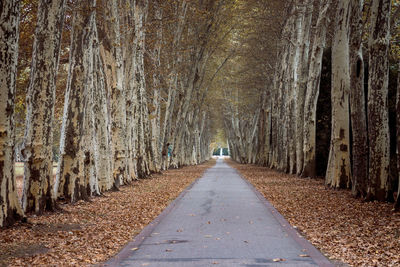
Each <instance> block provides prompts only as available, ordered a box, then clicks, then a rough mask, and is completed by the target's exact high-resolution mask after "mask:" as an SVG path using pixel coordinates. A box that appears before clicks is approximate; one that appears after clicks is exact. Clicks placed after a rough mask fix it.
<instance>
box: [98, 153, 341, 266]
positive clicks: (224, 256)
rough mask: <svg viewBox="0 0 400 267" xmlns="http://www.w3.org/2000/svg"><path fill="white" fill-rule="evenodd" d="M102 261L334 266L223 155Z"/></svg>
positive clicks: (209, 264)
mask: <svg viewBox="0 0 400 267" xmlns="http://www.w3.org/2000/svg"><path fill="white" fill-rule="evenodd" d="M106 265H107V266H157V267H161V266H162V267H164V266H165V267H169V266H174V267H175V266H177V267H180V266H183V267H186V266H188V267H189V266H246V267H253V266H254V267H256V266H281V265H285V266H333V265H332V264H331V263H330V262H329V261H328V260H327V259H326V258H325V257H324V256H323V255H322V254H321V253H320V252H319V251H318V250H317V249H316V248H315V247H313V246H312V245H311V244H310V243H309V242H308V241H307V240H305V239H304V238H303V237H301V235H300V234H299V233H298V232H297V231H296V230H295V229H294V228H292V227H291V226H290V225H289V224H288V222H287V221H286V220H285V219H284V218H283V217H282V216H281V215H280V214H279V213H278V212H277V211H276V210H275V209H274V208H273V207H272V206H271V204H270V203H269V202H268V201H266V200H265V198H264V197H262V196H261V194H260V193H259V192H257V191H256V190H255V189H254V187H253V186H252V185H250V184H249V183H248V182H247V181H245V180H244V179H243V178H242V177H241V176H240V175H239V174H238V172H237V171H236V170H235V169H233V168H231V167H230V166H228V165H227V164H226V163H225V162H224V161H223V160H222V159H218V160H217V164H216V165H215V166H214V167H212V168H210V169H209V170H207V171H206V172H205V174H204V175H203V177H202V178H200V179H199V180H197V181H196V182H195V183H194V184H193V185H192V186H191V187H189V188H188V189H187V190H186V191H184V192H183V193H182V194H181V195H180V197H178V199H176V200H175V201H174V202H173V203H172V204H171V205H170V206H169V207H168V208H167V209H166V210H165V211H164V212H163V213H162V214H161V215H160V216H159V217H158V218H157V219H156V220H155V221H154V222H153V223H151V224H150V225H149V226H148V227H146V228H145V229H144V230H143V232H142V233H141V234H139V235H138V236H137V237H135V239H134V241H132V242H131V243H129V244H128V245H127V246H126V247H125V248H124V249H123V250H122V251H121V252H120V253H119V254H118V255H116V256H115V257H114V258H113V259H111V260H110V261H109V262H107V263H106Z"/></svg>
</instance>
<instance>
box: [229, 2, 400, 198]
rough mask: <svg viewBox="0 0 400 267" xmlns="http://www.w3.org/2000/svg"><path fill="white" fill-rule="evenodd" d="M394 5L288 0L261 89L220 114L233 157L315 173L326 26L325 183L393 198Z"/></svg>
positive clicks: (305, 174)
mask: <svg viewBox="0 0 400 267" xmlns="http://www.w3.org/2000/svg"><path fill="white" fill-rule="evenodd" d="M367 4H368V5H367ZM392 8H394V7H392V6H391V1H390V0H371V1H368V3H364V1H362V0H359V1H350V0H340V1H331V0H293V1H289V2H288V3H287V4H286V7H285V9H284V10H285V12H286V14H285V15H284V16H285V18H286V21H285V22H284V24H283V26H282V28H281V34H280V39H279V41H278V43H277V47H278V49H277V52H276V53H277V56H276V60H275V61H274V62H271V61H270V62H269V63H270V64H275V72H274V73H273V74H272V75H271V74H269V75H271V76H272V77H273V82H271V83H269V84H268V85H267V86H266V87H264V90H263V92H262V93H260V98H262V100H261V102H260V103H259V104H258V103H257V104H256V105H257V107H258V109H257V111H256V112H254V113H253V114H252V116H249V115H247V116H242V117H245V118H241V117H240V116H237V115H236V114H237V112H230V113H228V114H230V115H229V116H226V119H225V128H226V132H227V133H228V134H227V135H228V136H227V137H228V139H229V146H230V149H231V154H232V157H233V158H234V159H235V160H237V161H239V162H243V163H259V164H263V165H266V166H269V167H271V168H276V169H278V170H281V171H284V172H287V173H292V174H297V175H299V176H302V177H315V176H316V175H317V170H316V166H317V161H318V158H316V143H317V142H316V141H317V140H316V136H317V135H316V133H317V132H316V127H317V102H318V97H319V91H320V82H321V71H322V63H323V62H322V60H323V52H324V49H325V47H326V43H327V37H329V35H328V33H330V32H331V33H332V37H331V38H332V40H331V46H332V49H331V53H332V73H331V75H332V85H331V106H332V115H331V127H332V128H331V141H330V152H329V159H328V164H327V167H326V175H325V183H326V185H327V186H328V187H331V188H351V189H352V192H353V194H354V196H357V197H362V198H363V199H366V200H375V199H376V200H382V201H383V200H389V201H393V200H395V199H394V198H395V197H396V194H394V192H396V191H397V190H398V189H397V186H398V184H399V183H398V181H397V179H393V178H392V177H391V176H390V174H389V164H390V150H389V149H390V137H389V115H388V114H389V110H388V81H389V49H390V40H391V38H390V32H391V27H395V26H396V25H395V24H396V20H397V17H393V16H398V15H396V14H397V13H398V12H395V13H396V14H393V15H392V17H391V9H392ZM397 9H398V7H397ZM368 10H369V12H368ZM329 18H332V19H333V21H332V29H329V28H328V27H329V26H330V24H329ZM391 23H392V24H393V25H391ZM366 25H368V26H369V27H368V26H366ZM365 39H367V40H368V42H363V40H365ZM363 55H364V56H363ZM364 58H368V59H367V61H368V70H367V71H368V73H367V74H364V70H365V69H366V68H365V66H364ZM365 75H367V81H368V82H367V84H365V83H364V81H365V80H366V79H365ZM366 92H367V93H366ZM398 95H399V93H398ZM397 107H399V105H397ZM397 117H398V118H399V117H400V112H399V110H397ZM245 123H247V124H248V125H244V124H245ZM245 127H248V128H249V130H248V132H245V131H246V130H244V129H243V128H245ZM399 128H400V124H397V130H398V129H399ZM398 136H399V135H398V134H397V142H398ZM397 146H398V144H397ZM399 158H400V157H399V156H398V159H399ZM399 166H400V165H399ZM398 195H399V194H397V196H398ZM399 201H400V198H399V197H397V203H399Z"/></svg>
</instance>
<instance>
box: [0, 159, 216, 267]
mask: <svg viewBox="0 0 400 267" xmlns="http://www.w3.org/2000/svg"><path fill="white" fill-rule="evenodd" d="M214 164H215V161H214V160H212V161H209V162H208V163H205V164H200V165H197V166H187V167H183V168H179V169H171V170H166V171H163V173H162V174H153V175H152V177H148V178H146V179H139V180H135V181H133V182H132V184H131V185H124V186H121V187H120V190H119V191H117V192H111V191H110V192H104V193H103V194H104V197H92V198H90V200H91V201H88V202H86V201H80V202H79V203H78V204H75V205H71V204H69V203H66V202H59V203H58V204H59V206H60V208H62V209H63V210H64V211H63V212H55V213H50V212H46V213H45V214H44V216H28V220H29V224H17V225H15V226H14V227H11V228H7V229H1V230H0V266H91V265H97V264H99V263H101V262H105V261H107V260H108V259H109V258H111V257H113V255H115V254H116V253H118V251H120V250H121V249H122V248H123V247H124V246H126V245H127V244H128V242H130V241H131V240H132V238H134V237H135V236H136V235H138V234H139V233H140V232H141V231H142V229H143V228H144V227H145V226H146V225H148V224H149V223H151V222H152V221H153V220H154V219H155V218H156V217H157V216H158V215H159V214H160V213H161V212H162V211H163V210H164V209H165V208H166V207H167V206H168V204H169V203H171V201H172V200H174V199H175V198H176V197H178V196H179V194H180V193H181V192H182V191H183V190H184V189H185V188H187V187H188V186H189V185H190V184H192V183H193V182H194V181H195V180H196V179H197V178H199V177H200V176H201V175H202V173H203V172H204V171H205V170H206V169H208V168H209V167H212V166H213V165H214ZM22 180H23V177H22V176H21V177H20V183H19V186H21V189H22V186H23V181H22ZM19 189H20V188H18V190H19ZM69 232H72V234H70V233H69ZM9 239H10V240H12V241H13V242H6V240H9ZM47 248H51V249H47ZM25 252H28V253H31V254H33V253H35V254H34V255H31V256H28V257H26V256H25ZM131 252H134V251H131ZM150 265H151V264H150ZM139 266H140V264H139Z"/></svg>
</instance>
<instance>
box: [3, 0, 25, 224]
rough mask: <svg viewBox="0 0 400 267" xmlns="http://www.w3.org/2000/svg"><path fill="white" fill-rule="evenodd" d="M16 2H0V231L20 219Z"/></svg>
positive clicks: (17, 5) (17, 8) (21, 213)
mask: <svg viewBox="0 0 400 267" xmlns="http://www.w3.org/2000/svg"><path fill="white" fill-rule="evenodd" d="M18 23H19V1H17V0H9V1H2V2H0V227H3V226H9V225H11V224H13V223H14V222H15V221H17V220H19V219H21V218H23V216H24V213H23V211H22V208H21V205H20V203H19V201H18V195H17V188H16V182H15V173H14V146H15V138H14V127H15V125H14V100H15V80H16V74H17V70H16V68H17V60H18Z"/></svg>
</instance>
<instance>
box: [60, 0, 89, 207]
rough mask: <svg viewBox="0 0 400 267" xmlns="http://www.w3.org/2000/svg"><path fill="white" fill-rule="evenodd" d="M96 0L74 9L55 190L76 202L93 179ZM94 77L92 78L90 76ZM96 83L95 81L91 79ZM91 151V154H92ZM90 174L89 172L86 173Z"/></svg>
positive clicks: (80, 4)
mask: <svg viewBox="0 0 400 267" xmlns="http://www.w3.org/2000/svg"><path fill="white" fill-rule="evenodd" d="M94 6H95V0H91V1H88V2H80V3H79V5H78V6H76V9H75V11H74V15H73V23H72V33H71V51H70V59H69V64H70V65H69V73H68V81H67V91H66V95H65V101H64V114H63V123H62V128H61V138H60V158H59V162H58V168H57V176H56V184H55V190H57V197H59V198H64V199H67V200H69V201H71V202H75V201H77V200H80V199H87V198H88V196H89V195H88V188H89V189H90V185H89V178H88V177H85V175H84V174H85V164H86V165H87V163H88V162H87V161H88V157H89V156H90V155H87V154H86V155H85V151H86V153H87V149H86V147H87V146H88V144H87V142H88V140H87V139H85V138H84V137H85V133H89V132H90V130H89V129H87V128H86V127H88V125H90V116H88V113H87V112H89V111H88V107H90V103H88V101H89V100H90V98H89V97H90V92H89V91H88V87H89V86H90V85H89V84H88V83H90V80H88V79H93V77H91V76H92V72H93V38H94V30H93V27H94V26H95V9H94ZM90 77H91V78H90ZM91 82H92V83H93V81H91ZM89 154H90V153H89ZM86 173H87V172H86Z"/></svg>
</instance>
